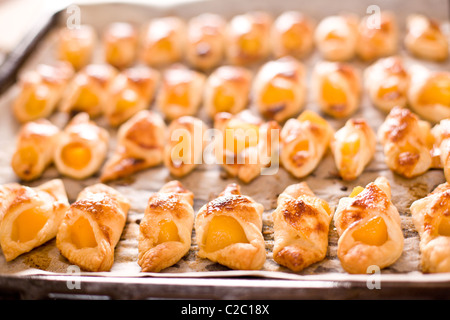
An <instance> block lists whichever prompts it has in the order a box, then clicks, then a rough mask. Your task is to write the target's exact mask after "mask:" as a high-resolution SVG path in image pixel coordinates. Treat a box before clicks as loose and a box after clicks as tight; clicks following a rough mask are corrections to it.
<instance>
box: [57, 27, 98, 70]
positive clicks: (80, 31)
mask: <svg viewBox="0 0 450 320" xmlns="http://www.w3.org/2000/svg"><path fill="white" fill-rule="evenodd" d="M96 42H97V34H96V33H95V30H94V28H93V27H91V26H89V25H80V26H78V27H77V28H67V27H64V28H61V29H60V30H59V33H58V44H57V57H58V59H59V60H62V61H67V62H69V63H70V64H71V65H72V66H73V67H74V69H75V70H80V69H81V68H83V67H85V66H86V65H88V64H89V63H90V61H91V59H92V56H93V52H94V47H95V44H96Z"/></svg>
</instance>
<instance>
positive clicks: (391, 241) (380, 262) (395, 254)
mask: <svg viewBox="0 0 450 320" xmlns="http://www.w3.org/2000/svg"><path fill="white" fill-rule="evenodd" d="M334 225H335V226H336V230H337V232H338V234H339V240H338V249H337V255H338V258H339V260H340V261H341V264H342V267H343V268H344V270H345V271H347V272H348V273H367V272H369V270H368V268H369V267H370V266H378V267H379V268H380V269H383V268H385V267H387V266H390V265H391V264H393V263H394V262H395V261H397V259H398V258H399V257H400V256H401V254H402V252H403V242H404V239H403V233H402V228H401V221H400V215H399V213H398V210H397V208H396V207H395V206H394V205H393V204H392V201H391V187H390V185H389V182H388V181H387V179H386V178H385V177H378V178H377V179H375V181H374V182H371V183H369V184H368V185H367V186H366V187H365V188H363V187H356V188H355V189H354V190H353V191H352V193H351V194H350V196H349V197H344V198H341V199H340V200H339V204H338V206H337V208H336V212H335V214H334Z"/></svg>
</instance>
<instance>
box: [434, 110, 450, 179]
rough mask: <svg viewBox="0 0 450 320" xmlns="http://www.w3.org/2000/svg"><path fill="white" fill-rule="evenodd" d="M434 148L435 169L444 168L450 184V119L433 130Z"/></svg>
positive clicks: (443, 121)
mask: <svg viewBox="0 0 450 320" xmlns="http://www.w3.org/2000/svg"><path fill="white" fill-rule="evenodd" d="M431 134H432V135H433V137H434V146H433V148H432V150H431V155H432V156H433V166H432V167H433V168H443V169H444V175H445V179H446V180H447V182H450V119H444V120H442V121H441V122H439V123H438V124H437V125H435V126H434V127H433V128H432V129H431Z"/></svg>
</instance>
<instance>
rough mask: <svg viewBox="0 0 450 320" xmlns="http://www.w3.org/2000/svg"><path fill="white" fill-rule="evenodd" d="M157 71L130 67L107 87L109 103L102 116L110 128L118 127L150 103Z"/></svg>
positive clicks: (156, 80) (158, 75)
mask: <svg viewBox="0 0 450 320" xmlns="http://www.w3.org/2000/svg"><path fill="white" fill-rule="evenodd" d="M159 78H160V74H159V72H158V71H156V70H154V69H152V68H148V67H144V66H139V67H131V68H128V69H124V70H123V71H121V72H120V73H119V74H118V75H117V76H116V77H115V78H114V80H113V81H112V83H111V85H110V87H109V99H110V101H109V102H108V103H107V104H105V109H104V114H105V116H106V118H107V120H108V122H109V124H110V125H111V126H114V127H116V126H118V125H121V124H122V123H124V122H125V121H127V120H128V119H130V118H131V117H132V116H134V115H135V114H136V113H138V112H139V111H141V110H144V109H147V108H148V107H149V105H150V103H151V102H152V100H153V98H154V96H155V93H156V88H157V86H158V83H159Z"/></svg>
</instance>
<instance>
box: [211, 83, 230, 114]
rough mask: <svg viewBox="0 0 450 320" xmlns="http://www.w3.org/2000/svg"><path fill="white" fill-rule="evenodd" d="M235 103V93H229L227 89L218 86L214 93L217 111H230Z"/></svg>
mask: <svg viewBox="0 0 450 320" xmlns="http://www.w3.org/2000/svg"><path fill="white" fill-rule="evenodd" d="M234 104H235V98H234V97H233V95H231V94H228V93H227V92H226V90H225V89H223V88H218V89H217V90H216V93H215V95H214V107H215V109H216V111H217V112H224V111H229V110H230V109H231V108H232V107H233V106H234Z"/></svg>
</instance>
